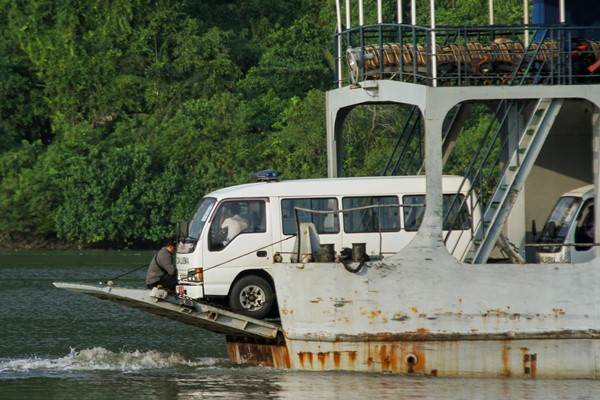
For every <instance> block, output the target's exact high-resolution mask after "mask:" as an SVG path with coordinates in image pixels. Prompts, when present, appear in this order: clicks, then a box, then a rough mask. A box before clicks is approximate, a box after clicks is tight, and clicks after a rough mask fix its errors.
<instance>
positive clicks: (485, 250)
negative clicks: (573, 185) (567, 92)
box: [463, 99, 563, 263]
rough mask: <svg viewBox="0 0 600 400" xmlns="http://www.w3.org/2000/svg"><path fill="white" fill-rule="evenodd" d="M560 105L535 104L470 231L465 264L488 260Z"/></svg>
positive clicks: (552, 102)
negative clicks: (492, 190) (513, 149)
mask: <svg viewBox="0 0 600 400" xmlns="http://www.w3.org/2000/svg"><path fill="white" fill-rule="evenodd" d="M562 105H563V100H562V99H554V100H553V99H540V100H538V101H537V103H536V105H535V108H534V110H533V112H532V114H531V117H530V119H529V121H528V122H527V124H526V126H525V129H524V131H523V134H522V135H521V137H520V140H519V144H518V146H517V147H516V149H515V151H513V153H512V156H511V158H510V161H509V162H508V163H507V165H506V167H505V168H504V172H503V173H502V175H501V177H500V179H499V181H498V183H497V184H496V188H495V190H494V193H493V195H492V197H491V199H490V201H489V202H488V206H487V207H486V209H485V211H484V212H483V216H482V218H481V220H480V221H479V223H478V224H477V226H476V227H475V229H474V232H475V234H474V239H473V240H472V241H471V245H470V248H469V250H468V251H467V253H466V255H465V256H464V258H463V259H464V261H465V262H471V263H483V262H485V261H486V260H487V259H488V257H489V255H490V253H491V251H492V250H493V248H494V246H495V244H496V241H497V240H498V237H499V236H500V234H501V231H502V227H503V225H504V223H505V222H506V219H507V217H508V215H509V214H510V210H511V208H512V205H513V204H514V202H515V201H516V199H517V196H518V195H519V193H520V192H521V190H522V189H523V186H524V184H525V181H526V179H527V176H528V175H529V172H530V171H531V168H532V167H533V165H534V163H535V160H536V159H537V157H538V155H539V153H540V151H541V149H542V146H543V144H544V142H545V140H546V137H547V136H548V133H549V132H550V130H551V128H552V126H553V125H554V121H555V120H556V117H557V115H558V113H559V112H560V109H561V107H562Z"/></svg>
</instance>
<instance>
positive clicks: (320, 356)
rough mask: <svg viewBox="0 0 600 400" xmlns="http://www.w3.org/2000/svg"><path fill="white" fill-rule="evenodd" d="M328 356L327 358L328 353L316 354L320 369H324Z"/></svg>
mask: <svg viewBox="0 0 600 400" xmlns="http://www.w3.org/2000/svg"><path fill="white" fill-rule="evenodd" d="M328 356H329V352H318V353H317V360H319V365H320V366H321V369H325V361H326V360H327V357H328Z"/></svg>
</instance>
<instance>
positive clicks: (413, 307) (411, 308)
mask: <svg viewBox="0 0 600 400" xmlns="http://www.w3.org/2000/svg"><path fill="white" fill-rule="evenodd" d="M410 311H412V312H414V313H415V314H418V313H419V310H418V309H417V307H415V306H411V307H410Z"/></svg>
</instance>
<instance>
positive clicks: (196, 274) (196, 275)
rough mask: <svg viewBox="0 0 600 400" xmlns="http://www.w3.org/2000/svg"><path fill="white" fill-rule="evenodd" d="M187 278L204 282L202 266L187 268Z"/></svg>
mask: <svg viewBox="0 0 600 400" xmlns="http://www.w3.org/2000/svg"><path fill="white" fill-rule="evenodd" d="M187 279H188V280H189V281H192V282H204V270H203V269H202V267H200V268H194V269H192V270H189V271H188V274H187Z"/></svg>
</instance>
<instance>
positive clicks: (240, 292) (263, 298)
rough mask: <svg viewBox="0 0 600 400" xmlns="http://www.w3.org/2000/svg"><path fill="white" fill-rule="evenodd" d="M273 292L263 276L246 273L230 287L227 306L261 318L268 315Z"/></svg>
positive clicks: (273, 296)
mask: <svg viewBox="0 0 600 400" xmlns="http://www.w3.org/2000/svg"><path fill="white" fill-rule="evenodd" d="M274 302H275V294H274V293H273V288H272V287H271V285H270V284H269V282H267V280H266V279H265V278H262V277H260V276H257V275H247V276H244V277H243V278H241V279H240V280H238V281H237V282H236V283H235V284H234V285H233V287H232V288H231V293H230V295H229V307H231V309H232V310H233V311H235V312H237V313H240V314H243V315H246V316H248V317H252V318H258V319H262V318H264V317H266V316H267V315H269V313H270V312H271V308H272V307H273V303H274Z"/></svg>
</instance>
